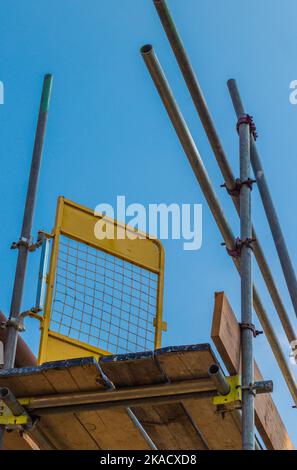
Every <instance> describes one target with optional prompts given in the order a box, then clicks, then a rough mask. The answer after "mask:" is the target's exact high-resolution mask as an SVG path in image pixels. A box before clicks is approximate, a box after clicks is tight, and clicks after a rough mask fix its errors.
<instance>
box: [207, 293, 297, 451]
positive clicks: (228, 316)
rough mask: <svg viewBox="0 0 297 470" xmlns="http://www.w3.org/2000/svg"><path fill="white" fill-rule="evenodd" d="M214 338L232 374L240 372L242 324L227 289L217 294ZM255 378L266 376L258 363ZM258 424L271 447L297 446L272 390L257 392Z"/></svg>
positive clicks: (291, 448) (267, 445)
mask: <svg viewBox="0 0 297 470" xmlns="http://www.w3.org/2000/svg"><path fill="white" fill-rule="evenodd" d="M211 337H212V340H213V342H214V344H215V346H216V348H217V350H218V352H219V354H220V356H221V357H222V359H223V361H224V363H225V366H226V368H227V370H228V372H229V373H230V374H231V375H234V374H237V373H239V372H240V337H241V333H240V328H239V325H238V322H237V319H236V316H235V314H234V312H233V310H232V308H231V306H230V304H229V302H228V299H227V297H226V296H225V294H224V292H217V293H216V294H215V308H214V316H213V325H212V332H211ZM254 370H255V380H262V379H263V377H262V374H261V372H260V370H259V367H258V365H257V363H256V362H255V363H254ZM255 419H256V427H257V429H258V431H259V433H260V435H261V437H262V439H263V442H264V443H265V445H266V447H267V449H274V450H293V449H294V446H293V444H292V441H291V439H290V438H289V435H288V433H287V430H286V428H285V426H284V423H283V421H282V419H281V417H280V415H279V413H278V410H277V408H276V406H275V404H274V401H273V399H272V398H271V394H265V395H257V396H256V399H255Z"/></svg>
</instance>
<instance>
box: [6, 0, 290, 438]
mask: <svg viewBox="0 0 297 470" xmlns="http://www.w3.org/2000/svg"><path fill="white" fill-rule="evenodd" d="M168 3H169V6H170V9H171V11H172V13H173V15H174V18H175V21H176V23H177V25H178V28H179V31H180V33H181V35H182V38H183V40H184V43H185V46H186V47H187V50H188V53H189V56H190V58H191V61H192V63H193V66H194V68H195V70H196V72H197V75H198V78H199V80H200V82H201V85H202V87H203V89H204V93H205V95H206V98H207V101H208V104H209V107H210V110H211V112H212V114H213V117H214V119H215V122H216V125H217V128H218V131H219V133H220V135H221V138H222V141H223V144H224V147H225V149H226V151H227V153H228V155H229V158H230V161H231V164H232V167H233V169H234V172H235V174H238V151H237V149H238V139H237V135H236V132H235V129H234V126H235V118H234V113H233V109H232V106H231V103H230V99H229V95H228V92H227V88H226V81H227V79H228V78H231V77H234V78H236V79H237V81H238V84H239V86H240V89H241V92H242V96H243V98H244V101H245V104H246V108H247V110H248V111H249V112H250V113H251V114H253V115H254V117H255V120H256V123H257V126H258V130H259V134H260V137H259V141H258V147H259V149H260V152H261V155H262V159H263V163H264V165H265V169H266V173H267V177H268V179H269V182H270V187H271V190H272V193H273V196H274V201H275V204H276V207H277V210H278V212H279V215H280V219H281V222H282V225H283V228H284V232H285V235H286V238H287V243H288V246H289V249H290V252H291V256H292V259H293V262H294V264H295V266H296V265H297V253H296V232H297V219H296V217H295V216H294V209H295V197H296V157H297V154H296V122H297V106H295V107H294V106H292V105H291V104H290V103H289V93H290V91H289V83H290V82H291V81H292V80H294V79H297V61H296V50H297V49H296V48H297V29H296V8H297V7H296V2H295V1H294V0H285V1H281V0H261V2H259V1H258V0H250V1H249V2H238V0H224V1H221V0H213V1H211V2H210V1H209V0H200V1H197V0H183V1H181V0H168ZM0 5H1V7H2V8H1V12H2V15H1V47H0V63H1V69H0V80H2V81H3V82H4V86H5V104H4V105H3V106H0V121H1V131H0V132H1V148H2V151H1V184H0V204H1V218H2V223H1V225H0V241H1V243H0V254H1V260H2V262H1V271H0V276H1V309H2V310H3V311H4V312H6V313H7V312H8V311H9V305H10V297H11V290H12V285H13V277H14V269H15V260H16V252H11V251H10V250H9V247H10V244H11V242H12V241H13V240H16V239H17V238H18V236H19V232H20V228H21V220H22V213H23V205H24V199H25V193H26V188H27V179H28V171H29V166H30V160H31V153H32V146H33V139H34V132H35V125H36V119H37V110H38V104H39V99H40V90H41V85H42V79H43V75H44V74H45V73H46V72H51V73H53V75H54V87H53V95H52V103H51V109H50V115H49V122H48V128H47V136H46V144H45V151H44V159H43V163H42V173H41V179H40V186H39V193H38V205H37V210H36V217H35V224H34V233H36V232H37V230H38V229H45V230H50V229H51V228H52V226H53V223H54V213H55V207H56V200H57V197H58V195H61V194H62V195H64V196H65V197H67V198H69V199H73V200H75V201H77V202H80V203H81V204H84V205H86V206H89V207H91V208H95V206H96V205H97V204H99V203H102V202H110V203H112V204H114V203H115V201H116V196H117V195H122V194H124V195H126V198H127V203H133V202H139V203H142V204H145V205H147V204H149V203H152V202H155V203H159V202H165V203H168V204H169V203H171V202H176V203H203V224H204V225H203V247H202V249H201V250H200V251H197V252H186V251H183V250H182V243H181V242H177V241H166V242H164V247H165V250H166V280H165V318H166V320H167V321H168V326H169V329H168V333H167V334H165V335H164V345H172V344H190V343H199V342H208V341H209V340H210V327H211V321H212V311H213V304H214V302H213V299H214V292H215V291H216V290H225V291H226V293H227V295H228V296H229V299H230V302H231V304H232V305H233V307H234V309H235V310H236V312H237V313H239V308H240V290H239V287H240V285H239V277H238V275H237V273H236V272H235V269H234V267H233V265H232V262H231V261H230V259H229V258H228V257H227V255H226V253H225V250H224V249H223V248H222V247H220V243H221V241H222V239H221V236H220V234H219V232H218V230H217V228H216V225H215V223H214V221H213V219H212V215H211V214H210V211H209V209H208V207H207V205H206V203H205V200H204V197H203V195H202V193H201V191H200V189H199V187H198V186H197V183H196V180H195V178H194V176H193V174H192V171H191V169H190V167H189V164H188V162H187V160H186V158H185V156H184V153H183V151H182V149H181V146H180V144H179V142H178V140H177V138H176V135H175V132H174V131H173V128H172V126H171V123H170V122H169V119H168V117H167V114H166V112H165V111H164V109H163V105H162V103H161V101H160V99H159V97H158V95H157V93H156V90H155V88H154V86H153V84H152V82H151V79H150V77H149V75H148V73H147V70H146V68H145V65H144V63H143V61H142V59H141V57H140V54H139V48H140V46H142V45H143V44H145V43H147V42H150V43H152V44H153V45H154V47H155V50H156V52H157V54H158V56H159V59H160V61H161V63H162V65H163V67H164V69H165V72H166V74H167V77H168V79H169V81H170V83H171V85H172V87H173V90H174V92H175V95H176V98H177V100H178V103H179V104H180V106H181V109H182V111H183V112H184V114H185V117H186V119H187V121H188V124H189V126H190V128H191V131H192V132H193V135H194V137H195V140H196V142H197V145H198V148H199V150H200V152H201V155H202V157H203V160H204V162H205V165H206V167H207V170H208V171H209V174H210V176H211V179H212V181H213V184H214V186H215V188H216V190H217V192H218V193H219V196H220V199H221V201H222V204H223V206H224V209H225V211H226V212H227V213H228V215H229V218H230V221H231V222H232V225H233V229H234V231H235V233H236V232H238V230H239V224H238V220H237V216H236V215H235V210H234V208H233V206H232V204H231V202H230V200H229V198H228V196H227V195H226V194H225V193H224V192H223V190H221V189H220V184H221V183H222V177H221V175H220V172H219V170H218V168H217V164H216V162H215V159H214V157H213V154H212V152H211V149H210V147H209V144H208V142H207V140H206V137H205V135H204V132H203V129H202V127H201V125H200V123H199V121H198V119H197V116H196V114H195V111H194V107H193V105H192V103H191V100H190V98H189V95H188V92H187V90H186V87H185V85H184V83H183V80H182V78H181V75H180V72H179V69H178V67H177V64H176V62H175V59H174V57H173V54H172V52H171V49H170V47H169V45H168V42H167V39H166V37H165V34H164V32H163V30H162V27H161V25H160V22H159V19H158V16H157V14H156V11H155V9H154V6H153V4H152V1H151V0H125V1H123V0H110V1H108V2H104V1H102V0H59V1H58V0H51V1H50V2H49V1H46V0H27V1H26V2H24V1H21V0H0ZM253 215H254V221H255V225H256V227H257V230H258V232H259V234H260V235H261V239H262V240H264V241H265V251H266V252H267V256H268V257H269V260H270V263H271V267H272V269H273V272H274V274H275V277H276V279H277V281H278V283H279V286H280V290H281V293H282V296H283V299H284V302H285V304H286V306H287V308H288V311H289V313H290V315H291V318H292V321H293V322H294V325H296V322H295V318H294V314H293V310H292V306H291V303H290V299H289V297H288V294H287V291H286V289H285V285H284V281H283V276H282V273H281V270H280V266H279V262H278V259H277V257H276V254H275V250H274V246H273V243H272V239H271V235H270V233H269V229H268V225H267V222H266V219H265V215H264V213H263V210H262V206H261V201H260V199H259V195H258V192H257V189H256V190H255V191H253ZM30 259H31V260H30V265H29V274H28V278H27V288H26V295H25V299H24V303H23V308H24V309H27V308H29V307H31V306H32V305H33V303H34V299H35V285H36V282H37V271H36V266H37V262H36V261H37V260H38V254H36V253H35V254H32V255H30ZM255 276H256V278H257V282H258V284H259V287H260V288H261V292H262V296H263V299H264V301H265V305H266V308H267V310H268V312H269V315H271V318H272V319H273V321H274V325H275V327H276V329H277V331H278V332H279V337H280V340H281V342H282V344H283V346H284V350H285V353H286V354H287V355H288V354H289V349H288V346H287V345H286V341H285V336H284V333H283V330H282V328H281V326H280V323H279V321H278V319H277V318H276V314H275V310H274V307H273V305H272V303H271V301H270V298H269V297H268V295H267V292H266V289H265V286H264V284H263V282H262V280H261V279H260V277H259V274H258V271H257V270H256V269H255ZM24 337H25V339H26V340H27V341H28V343H29V344H30V346H31V347H32V348H33V349H34V351H37V345H38V341H39V333H38V327H37V325H36V322H35V321H34V320H29V321H28V322H27V332H26V333H25V334H24ZM256 358H257V361H258V363H259V364H260V366H261V369H262V372H263V374H264V376H265V378H266V379H273V380H274V385H275V392H274V399H275V401H276V402H277V404H278V406H279V409H280V411H281V414H282V416H283V418H284V420H285V422H286V425H287V428H288V430H289V433H290V436H291V438H292V439H293V440H294V443H295V445H297V433H296V413H297V412H296V410H293V409H292V408H291V407H292V405H293V401H292V399H291V397H290V395H289V393H288V391H287V389H286V386H285V385H284V382H283V380H282V378H281V375H280V373H279V370H278V367H277V365H276V362H275V360H274V358H273V356H272V354H271V351H270V348H269V346H268V345H267V342H266V340H265V338H264V337H263V336H261V337H260V338H258V339H257V341H256ZM294 373H295V375H296V367H294Z"/></svg>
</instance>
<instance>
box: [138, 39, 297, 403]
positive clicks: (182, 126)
mask: <svg viewBox="0 0 297 470" xmlns="http://www.w3.org/2000/svg"><path fill="white" fill-rule="evenodd" d="M141 55H142V57H143V59H144V61H145V63H146V66H147V68H148V70H149V72H150V74H151V77H152V79H153V81H154V83H155V86H156V88H157V90H158V92H159V95H160V97H161V99H162V101H163V104H164V106H165V108H166V110H167V113H168V115H169V117H170V119H171V122H172V124H173V126H174V128H175V131H176V133H177V135H178V138H179V140H180V142H181V144H182V147H183V149H184V151H185V154H186V155H187V157H188V160H189V163H190V165H191V167H192V169H193V172H194V174H195V176H196V178H197V181H198V183H199V185H200V187H201V189H202V191H203V193H204V196H205V198H206V200H207V203H208V205H209V208H210V210H211V212H212V214H213V216H214V218H215V220H216V222H217V225H218V227H219V229H220V232H221V234H222V236H223V238H224V240H225V242H226V245H227V247H229V248H233V247H234V243H235V237H234V235H233V233H232V230H231V228H230V226H229V224H228V222H227V220H226V217H225V214H224V212H223V209H222V208H221V206H220V203H219V201H218V198H217V195H216V193H215V192H214V189H213V187H212V184H211V182H210V179H209V176H208V174H207V171H206V169H205V167H204V165H203V162H202V160H201V157H200V154H199V152H198V150H197V147H196V145H195V142H194V140H193V137H192V135H191V133H190V131H189V129H188V127H187V124H186V122H185V120H184V118H183V115H182V114H181V112H180V110H179V108H178V105H177V103H176V101H175V99H174V96H173V94H172V91H171V89H170V87H169V84H168V82H167V79H166V77H165V75H164V72H163V70H162V68H161V66H160V63H159V61H158V59H157V57H156V55H155V53H154V50H153V48H152V46H151V45H146V46H143V47H142V48H141ZM233 261H234V263H235V265H236V267H237V270H238V271H239V272H240V265H239V261H238V259H235V258H233ZM253 303H254V308H255V310H256V312H257V315H258V318H259V320H260V322H261V325H262V328H263V330H264V332H265V334H266V337H267V340H268V342H269V344H270V346H271V349H272V351H273V353H274V356H275V358H276V360H277V363H278V365H279V367H280V370H281V371H282V374H283V376H284V379H285V381H286V383H287V386H288V388H289V390H290V393H291V395H292V397H293V400H294V402H295V404H296V405H297V384H296V382H295V378H294V376H293V374H292V372H291V370H290V367H289V366H288V364H287V360H286V357H285V355H284V353H283V351H282V348H281V346H280V343H279V341H278V338H277V336H276V334H275V332H274V330H273V327H272V325H271V322H270V320H269V317H268V315H267V312H266V310H265V308H264V306H263V304H262V301H261V298H260V296H259V294H258V291H257V288H256V286H255V285H253Z"/></svg>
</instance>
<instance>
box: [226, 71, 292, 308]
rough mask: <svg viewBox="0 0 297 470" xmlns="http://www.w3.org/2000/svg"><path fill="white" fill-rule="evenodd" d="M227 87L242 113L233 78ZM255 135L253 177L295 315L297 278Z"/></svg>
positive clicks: (252, 140)
mask: <svg viewBox="0 0 297 470" xmlns="http://www.w3.org/2000/svg"><path fill="white" fill-rule="evenodd" d="M228 89H229V93H230V96H231V99H232V103H233V107H234V110H235V113H236V115H237V117H238V116H240V115H241V114H244V113H245V111H244V106H243V103H242V100H241V97H240V94H239V90H238V87H237V84H236V81H235V80H234V79H231V80H228ZM255 140H256V137H255V135H253V134H252V135H251V163H252V168H253V172H254V175H255V178H256V180H257V186H258V188H259V192H260V195H261V199H262V202H263V206H264V210H265V213H266V217H267V220H268V223H269V226H270V230H271V233H272V237H273V240H274V244H275V247H276V251H277V253H278V257H279V260H280V263H281V266H282V270H283V273H284V277H285V280H286V283H287V287H288V291H289V294H290V297H291V300H292V304H293V307H294V310H295V314H296V316H297V279H296V274H295V271H294V267H293V264H292V261H291V258H290V255H289V252H288V248H287V245H286V240H285V237H284V234H283V231H282V228H281V225H280V221H279V218H278V215H277V213H276V209H275V207H274V204H273V200H272V197H271V193H270V190H269V187H268V184H267V180H266V178H265V171H264V169H263V165H262V162H261V159H260V155H259V153H258V150H257V146H256V142H255Z"/></svg>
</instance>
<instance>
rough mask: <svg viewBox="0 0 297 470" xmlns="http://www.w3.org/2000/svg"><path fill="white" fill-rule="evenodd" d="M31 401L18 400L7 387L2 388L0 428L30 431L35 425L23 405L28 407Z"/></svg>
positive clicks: (0, 389) (0, 395)
mask: <svg viewBox="0 0 297 470" xmlns="http://www.w3.org/2000/svg"><path fill="white" fill-rule="evenodd" d="M29 403H30V399H28V398H27V399H19V400H17V399H16V398H15V396H14V395H13V393H12V392H11V391H10V390H9V389H8V388H6V387H1V388H0V426H5V427H6V428H7V429H9V430H12V429H18V428H19V427H22V428H25V429H28V428H31V427H32V425H33V424H34V419H32V418H31V417H30V416H29V415H28V413H27V411H26V410H25V408H24V407H23V405H28V404H29Z"/></svg>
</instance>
